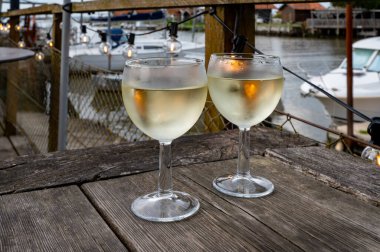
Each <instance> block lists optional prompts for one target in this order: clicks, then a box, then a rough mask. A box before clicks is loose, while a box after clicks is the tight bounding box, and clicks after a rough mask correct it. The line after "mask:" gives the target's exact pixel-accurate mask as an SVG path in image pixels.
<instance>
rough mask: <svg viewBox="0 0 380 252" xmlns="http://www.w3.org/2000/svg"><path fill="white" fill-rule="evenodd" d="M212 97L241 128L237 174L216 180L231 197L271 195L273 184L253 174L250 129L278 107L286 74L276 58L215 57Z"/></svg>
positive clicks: (211, 69) (210, 80) (210, 77)
mask: <svg viewBox="0 0 380 252" xmlns="http://www.w3.org/2000/svg"><path fill="white" fill-rule="evenodd" d="M207 74H208V86H209V92H210V96H211V98H212V101H213V102H214V104H215V106H216V108H217V109H218V111H219V112H220V113H221V114H222V115H223V116H224V117H225V118H226V119H228V120H229V121H230V122H232V123H233V124H235V125H237V126H238V127H239V130H240V131H239V154H238V166H237V173H236V174H231V175H224V176H222V177H219V178H216V179H215V180H214V181H213V185H214V187H215V188H216V189H217V190H219V191H221V192H223V193H225V194H228V195H231V196H236V197H244V198H255V197H262V196H265V195H268V194H270V193H271V192H272V191H273V190H274V186H273V184H272V183H271V182H270V181H269V180H267V179H265V178H262V177H255V176H252V175H251V174H250V166H249V141H250V140H249V131H250V127H251V126H253V125H256V124H258V123H260V122H262V121H263V120H265V119H266V118H267V117H268V116H269V115H270V114H271V113H272V112H273V110H274V109H275V108H276V106H277V104H278V102H279V100H280V98H281V94H282V89H283V82H284V81H283V71H282V66H281V63H280V60H279V58H278V57H275V56H268V55H256V54H213V55H211V58H210V63H209V67H208V73H207Z"/></svg>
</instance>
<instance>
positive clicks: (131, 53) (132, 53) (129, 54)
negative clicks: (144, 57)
mask: <svg viewBox="0 0 380 252" xmlns="http://www.w3.org/2000/svg"><path fill="white" fill-rule="evenodd" d="M136 55H137V49H136V47H135V46H134V45H128V46H127V47H126V48H124V50H123V57H124V58H125V59H131V58H134V57H136Z"/></svg>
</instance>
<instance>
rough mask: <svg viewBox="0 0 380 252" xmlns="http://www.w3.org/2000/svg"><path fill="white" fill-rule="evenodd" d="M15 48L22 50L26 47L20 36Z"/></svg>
mask: <svg viewBox="0 0 380 252" xmlns="http://www.w3.org/2000/svg"><path fill="white" fill-rule="evenodd" d="M17 46H18V47H19V48H24V47H25V46H26V45H25V42H24V39H23V37H22V36H21V37H20V40H19V41H18V43H17Z"/></svg>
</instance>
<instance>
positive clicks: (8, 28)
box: [6, 23, 11, 31]
mask: <svg viewBox="0 0 380 252" xmlns="http://www.w3.org/2000/svg"><path fill="white" fill-rule="evenodd" d="M6 27H7V30H8V31H9V30H10V29H11V24H10V23H7V25H6Z"/></svg>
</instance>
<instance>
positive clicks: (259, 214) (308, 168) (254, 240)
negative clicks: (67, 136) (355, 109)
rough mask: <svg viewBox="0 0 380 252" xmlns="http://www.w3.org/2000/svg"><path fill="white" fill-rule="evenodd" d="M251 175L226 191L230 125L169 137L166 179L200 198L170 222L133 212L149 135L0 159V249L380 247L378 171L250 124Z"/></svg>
mask: <svg viewBox="0 0 380 252" xmlns="http://www.w3.org/2000/svg"><path fill="white" fill-rule="evenodd" d="M251 136H252V137H251V141H252V149H251V152H252V154H253V156H252V158H251V166H252V172H253V173H254V174H257V175H261V176H264V177H267V178H268V179H270V180H271V181H273V182H274V185H275V192H274V193H273V194H272V195H270V196H267V197H264V198H260V199H240V198H233V197H229V196H225V195H222V194H221V193H219V192H217V191H216V190H214V189H213V188H212V184H211V181H212V179H213V178H215V177H216V176H217V175H221V174H223V173H225V172H233V171H234V170H235V169H236V168H235V166H236V159H235V158H236V156H237V153H236V151H237V139H238V134H237V131H227V132H221V133H218V134H210V135H203V136H188V137H183V138H180V139H178V140H176V141H175V143H174V146H173V165H174V166H175V168H174V187H175V188H176V189H178V190H183V191H186V192H188V193H190V194H192V195H194V196H196V197H198V198H199V199H200V203H201V209H200V211H199V212H198V213H197V214H196V215H195V216H193V217H191V218H189V219H187V220H184V221H180V222H175V223H152V222H148V221H143V220H140V219H138V218H136V217H135V216H134V215H133V214H132V212H131V210H130V205H131V203H132V201H133V200H134V199H135V198H136V197H137V196H140V195H142V194H144V193H147V192H150V191H153V190H154V189H155V183H154V181H155V179H156V178H155V177H156V172H155V171H153V170H155V169H156V168H157V166H158V144H157V143H156V142H155V141H147V142H137V143H129V144H119V145H112V146H107V147H97V148H91V149H83V150H75V151H65V152H56V153H49V154H45V155H37V156H23V157H18V158H16V159H13V160H8V161H5V162H1V163H0V195H1V196H0V216H1V218H0V227H1V228H0V251H28V250H29V251H268V250H272V251H379V250H380V225H379V224H378V221H377V220H379V219H380V211H379V207H380V184H379V181H380V169H379V168H378V167H376V166H374V165H372V164H370V163H367V162H366V161H364V160H361V159H360V158H356V157H352V156H349V155H348V154H345V153H339V152H335V151H333V150H328V149H325V148H324V147H320V146H318V145H317V144H316V143H315V142H314V141H312V140H310V139H306V138H304V137H301V136H297V135H293V134H290V133H286V132H279V131H277V130H274V129H269V128H254V129H253V130H252V133H251Z"/></svg>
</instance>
